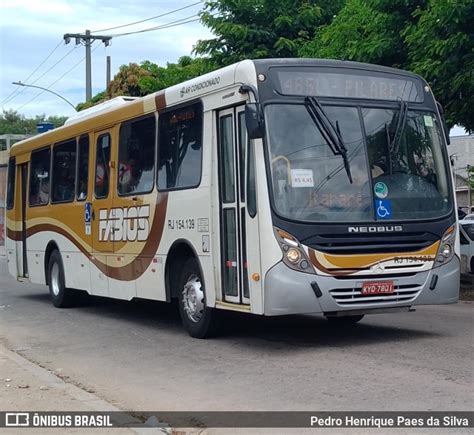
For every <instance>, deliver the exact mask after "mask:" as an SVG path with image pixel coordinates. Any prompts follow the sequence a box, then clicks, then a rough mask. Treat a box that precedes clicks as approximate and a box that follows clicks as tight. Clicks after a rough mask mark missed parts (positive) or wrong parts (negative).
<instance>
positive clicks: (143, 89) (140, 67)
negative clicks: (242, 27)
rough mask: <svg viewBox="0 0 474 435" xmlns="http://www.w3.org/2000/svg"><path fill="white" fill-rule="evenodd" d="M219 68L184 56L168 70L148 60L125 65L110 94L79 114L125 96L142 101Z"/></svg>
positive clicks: (81, 107) (88, 104)
mask: <svg viewBox="0 0 474 435" xmlns="http://www.w3.org/2000/svg"><path fill="white" fill-rule="evenodd" d="M215 68H216V67H215V65H214V64H213V63H212V62H211V61H210V60H209V59H205V58H193V57H191V56H182V57H180V58H179V59H178V62H177V63H167V64H166V66H164V67H162V66H158V65H157V64H155V63H153V62H150V61H148V60H145V61H143V62H142V63H140V64H137V63H129V64H128V65H122V66H121V67H120V68H119V71H118V73H117V74H116V75H115V76H114V78H113V80H111V82H110V83H109V86H108V87H107V90H105V91H102V92H99V93H98V94H96V95H95V96H94V97H93V98H92V99H91V100H90V101H88V102H85V103H80V104H78V105H77V110H78V111H80V110H84V109H87V108H89V107H92V106H94V105H96V104H98V103H102V102H104V101H106V100H109V99H111V98H115V97H118V96H122V95H126V96H131V97H142V96H145V95H148V94H151V93H153V92H156V91H160V90H161V89H165V88H168V87H170V86H173V85H175V84H178V83H181V82H183V81H185V80H190V79H192V78H194V77H197V76H200V75H202V74H205V73H207V72H209V71H212V70H213V69H215Z"/></svg>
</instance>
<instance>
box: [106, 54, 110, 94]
mask: <svg viewBox="0 0 474 435" xmlns="http://www.w3.org/2000/svg"><path fill="white" fill-rule="evenodd" d="M109 83H110V56H107V67H106V72H105V87H106V88H108V87H109Z"/></svg>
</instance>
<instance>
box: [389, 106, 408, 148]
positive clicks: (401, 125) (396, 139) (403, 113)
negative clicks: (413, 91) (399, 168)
mask: <svg viewBox="0 0 474 435" xmlns="http://www.w3.org/2000/svg"><path fill="white" fill-rule="evenodd" d="M407 113H408V103H407V102H406V101H403V100H402V101H400V112H399V114H398V119H397V127H396V129H395V133H394V134H393V140H392V142H391V143H390V153H392V152H396V151H398V144H399V143H400V139H401V137H402V133H403V130H404V129H405V123H406V120H407Z"/></svg>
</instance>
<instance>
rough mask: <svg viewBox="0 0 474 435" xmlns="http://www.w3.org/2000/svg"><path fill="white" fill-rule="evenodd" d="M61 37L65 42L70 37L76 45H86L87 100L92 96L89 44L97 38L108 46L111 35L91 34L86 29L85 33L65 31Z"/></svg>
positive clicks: (69, 40)
mask: <svg viewBox="0 0 474 435" xmlns="http://www.w3.org/2000/svg"><path fill="white" fill-rule="evenodd" d="M63 38H64V42H65V43H66V44H69V43H70V42H71V38H75V40H76V45H78V44H80V43H84V46H85V47H86V101H89V100H90V99H91V98H92V73H91V45H92V43H93V42H94V41H96V40H99V41H102V42H103V43H104V45H105V46H106V47H108V45H109V44H110V40H111V39H112V36H103V35H91V31H90V30H86V32H85V33H65V34H64V36H63Z"/></svg>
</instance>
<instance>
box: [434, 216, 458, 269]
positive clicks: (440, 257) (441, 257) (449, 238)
mask: <svg viewBox="0 0 474 435" xmlns="http://www.w3.org/2000/svg"><path fill="white" fill-rule="evenodd" d="M455 229H456V227H455V226H454V225H452V226H450V227H449V228H448V229H447V230H446V232H445V233H444V235H443V237H442V239H441V242H440V244H439V248H438V253H437V254H436V261H435V264H434V267H437V266H441V265H442V264H444V263H447V262H448V261H449V260H451V258H453V255H454V242H455V239H456V231H455Z"/></svg>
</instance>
